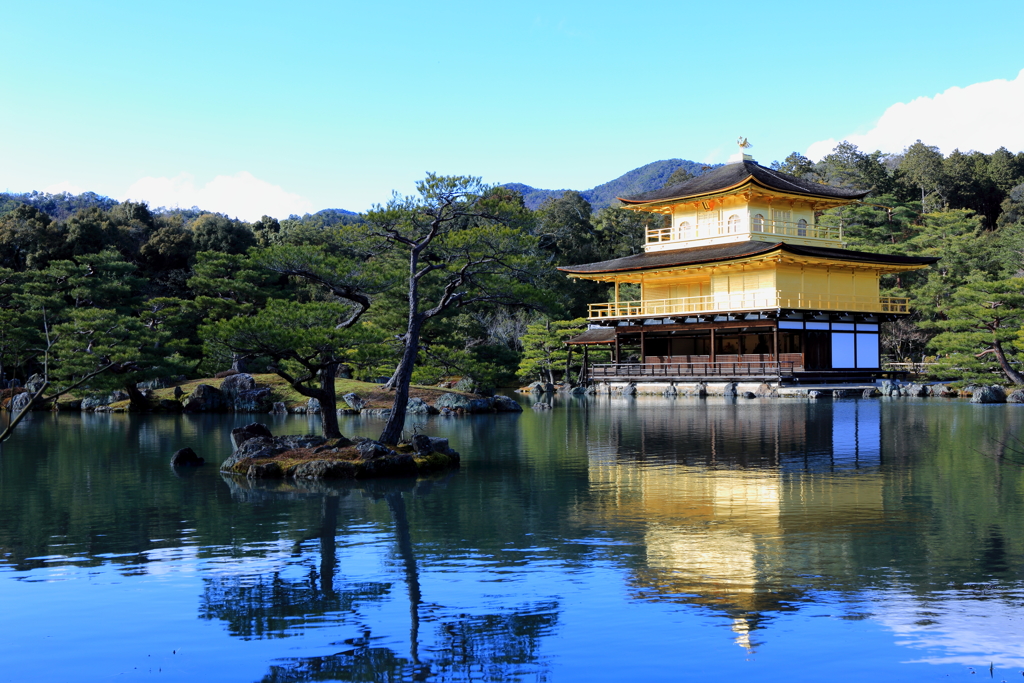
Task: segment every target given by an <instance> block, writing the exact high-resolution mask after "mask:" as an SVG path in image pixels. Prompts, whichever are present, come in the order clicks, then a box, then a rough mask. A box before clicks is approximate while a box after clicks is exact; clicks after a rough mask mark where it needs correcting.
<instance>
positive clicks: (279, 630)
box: [199, 494, 391, 638]
mask: <svg viewBox="0 0 1024 683" xmlns="http://www.w3.org/2000/svg"><path fill="white" fill-rule="evenodd" d="M337 525H338V496H337V495H331V494H324V496H323V501H322V504H321V514H320V527H319V529H318V530H317V534H316V535H315V536H314V537H315V538H318V539H319V541H320V564H319V567H316V566H313V565H309V566H307V572H306V576H305V577H303V578H302V579H289V578H285V577H284V576H282V572H281V571H275V572H272V573H270V574H258V575H255V576H233V577H216V578H212V579H205V580H204V583H205V588H204V590H203V597H202V600H201V602H200V607H199V614H200V616H201V617H202V618H204V619H220V620H223V621H225V622H227V624H228V630H229V632H230V633H231V635H234V636H239V637H241V638H268V637H285V636H287V635H289V633H290V632H296V631H295V629H296V628H297V627H300V626H303V625H305V624H308V623H311V622H314V621H320V620H322V618H323V617H324V616H325V615H328V614H338V615H339V616H340V615H345V614H350V613H351V612H352V611H353V610H354V609H355V608H356V607H357V605H358V604H359V603H363V602H370V601H376V600H381V599H382V598H384V596H386V595H387V594H388V593H389V592H390V588H391V584H389V583H382V582H363V583H356V584H351V585H348V586H346V587H345V588H344V589H342V590H337V589H336V588H335V585H334V582H335V573H336V568H337V564H338V558H337V542H336V530H337ZM300 543H301V542H300ZM297 545H298V544H297Z"/></svg>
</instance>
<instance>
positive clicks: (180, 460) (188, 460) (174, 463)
mask: <svg viewBox="0 0 1024 683" xmlns="http://www.w3.org/2000/svg"><path fill="white" fill-rule="evenodd" d="M204 462H206V460H205V459H203V458H200V457H199V456H198V455H196V452H195V451H194V450H192V449H191V448H182V449H181V450H180V451H176V452H175V453H174V455H172V456H171V467H199V466H200V465H202V464H203V463H204Z"/></svg>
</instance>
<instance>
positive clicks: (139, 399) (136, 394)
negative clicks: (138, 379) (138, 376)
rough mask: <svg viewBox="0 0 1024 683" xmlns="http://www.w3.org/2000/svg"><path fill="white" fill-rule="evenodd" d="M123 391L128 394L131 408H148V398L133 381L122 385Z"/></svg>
mask: <svg viewBox="0 0 1024 683" xmlns="http://www.w3.org/2000/svg"><path fill="white" fill-rule="evenodd" d="M124 390H125V393H126V394H128V399H129V400H130V401H131V406H129V407H130V408H131V410H149V408H150V405H149V399H147V398H146V395H145V394H143V393H142V392H141V391H140V390H139V387H138V386H136V385H135V383H134V382H129V383H128V384H126V385H124Z"/></svg>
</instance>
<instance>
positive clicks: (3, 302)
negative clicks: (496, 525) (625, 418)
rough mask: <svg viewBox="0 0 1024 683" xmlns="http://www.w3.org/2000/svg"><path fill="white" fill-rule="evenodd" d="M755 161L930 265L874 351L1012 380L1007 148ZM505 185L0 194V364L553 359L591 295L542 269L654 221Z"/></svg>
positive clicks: (1022, 218)
mask: <svg viewBox="0 0 1024 683" xmlns="http://www.w3.org/2000/svg"><path fill="white" fill-rule="evenodd" d="M677 161H678V160H674V161H673V162H656V164H650V165H648V166H645V167H643V168H641V169H637V170H636V171H634V172H631V173H630V174H626V175H625V176H623V177H622V178H620V179H618V180H617V181H613V182H614V183H618V185H616V186H615V187H622V188H627V187H628V188H629V190H628V191H629V192H632V191H643V190H647V189H651V188H652V187H659V186H664V185H670V184H674V183H677V182H680V181H681V180H684V179H686V178H688V177H692V175H693V174H699V173H701V172H703V171H704V170H705V169H706V167H701V166H699V165H697V164H694V163H693V162H685V163H675V162H677ZM772 166H773V167H774V168H777V169H780V170H782V171H785V172H787V173H792V174H794V175H798V176H801V177H804V178H807V179H811V180H813V181H815V182H819V183H824V184H829V185H842V186H848V187H855V188H859V189H862V190H869V191H870V194H869V196H868V198H867V199H866V200H865V201H864V202H863V203H860V204H856V205H851V206H847V207H844V208H842V209H837V210H834V212H835V213H840V214H842V218H843V223H844V225H845V226H846V227H845V229H846V233H845V234H846V239H847V242H848V248H851V249H857V250H863V251H880V252H886V253H901V254H913V255H933V256H940V257H941V259H942V260H941V261H940V262H939V263H938V265H937V266H936V267H933V268H930V269H927V270H924V271H919V272H915V273H911V274H903V275H901V276H899V277H896V276H893V277H891V278H889V279H888V280H887V281H886V282H885V283H884V285H885V287H886V291H885V294H886V295H890V296H909V297H911V298H912V300H913V304H914V310H915V312H914V315H913V316H911V317H910V318H909V319H907V320H904V321H901V322H899V323H896V324H893V325H891V326H889V328H890V329H889V332H888V333H887V335H886V337H885V342H884V343H885V352H886V355H887V357H888V358H889V359H890V360H900V361H903V360H915V361H920V360H925V359H927V360H933V361H937V362H938V363H940V365H939V366H937V369H936V372H937V373H939V374H942V375H943V376H944V377H946V378H950V377H958V378H963V379H981V378H987V379H991V380H993V381H997V380H998V381H1007V380H1009V381H1011V382H1014V383H1024V378H1021V377H1020V376H1019V374H1017V371H1016V367H1017V366H1016V356H1017V354H1018V350H1019V349H1024V337H1022V336H1021V328H1022V325H1024V153H1021V154H1012V153H1010V152H1008V151H1007V150H1005V149H999V150H996V151H995V152H993V153H992V154H983V153H979V152H969V153H961V152H959V151H954V152H953V153H951V154H949V155H946V156H944V155H943V154H941V153H940V152H939V151H938V150H937V149H935V148H933V147H928V146H927V145H924V144H922V143H920V142H918V143H916V144H915V145H912V146H910V147H909V148H907V149H906V150H904V152H902V153H901V154H895V155H887V154H882V153H880V152H873V153H866V152H863V151H861V150H858V149H857V148H856V147H854V146H852V145H849V144H846V143H843V144H840V145H839V146H837V147H836V149H835V150H834V151H833V153H832V154H830V155H828V156H827V157H825V158H824V159H823V160H822V161H820V162H817V163H815V162H811V161H810V160H808V159H806V158H805V157H802V156H801V155H799V154H796V153H794V154H791V155H790V156H789V157H787V158H786V159H785V160H783V161H782V162H775V163H773V164H772ZM608 185H609V186H610V185H612V183H609V184H608ZM523 188H525V186H516V185H511V186H499V187H494V186H484V185H482V184H480V183H479V181H478V179H474V178H440V177H436V176H429V177H428V178H427V180H425V181H423V182H421V183H420V185H419V195H416V196H412V197H405V198H402V197H398V198H395V199H393V200H392V201H391V202H389V203H388V204H387V205H384V206H379V207H376V208H375V209H374V210H372V211H369V212H367V213H365V214H359V215H356V214H353V213H351V212H347V211H342V210H326V211H321V212H319V213H316V214H311V215H309V214H308V215H305V216H290V217H288V218H286V219H280V220H279V219H276V218H272V217H269V216H264V217H263V218H261V219H260V220H258V221H255V222H253V223H247V222H243V221H239V220H236V219H232V218H229V217H228V216H225V215H222V214H218V213H213V212H209V211H204V210H201V209H198V208H192V209H184V210H182V209H174V210H165V209H160V210H152V209H150V208H149V207H148V206H146V205H145V204H141V203H135V202H122V203H119V202H116V201H114V200H111V199H109V198H106V197H101V196H98V195H95V194H92V193H86V194H82V195H78V196H70V195H48V194H40V193H30V194H0V377H2V378H7V379H9V378H17V379H19V380H20V382H22V383H24V382H25V381H26V380H28V379H29V377H30V376H31V375H33V374H35V373H38V372H40V371H42V370H44V369H45V370H46V371H47V372H48V374H49V376H50V378H51V380H52V381H54V382H55V384H56V385H58V386H60V385H62V383H63V385H64V386H67V385H69V384H71V383H72V382H74V381H80V380H82V378H84V377H87V376H88V377H89V379H88V382H87V384H86V385H85V386H86V387H87V388H88V389H89V390H92V391H107V390H109V389H111V388H115V387H116V388H125V389H126V390H128V391H129V392H130V390H131V387H134V386H135V384H136V383H137V382H142V381H145V380H148V379H152V378H156V377H166V376H175V375H184V376H187V377H208V376H212V375H214V374H216V373H223V372H227V371H230V370H232V369H235V370H238V369H241V368H245V369H247V370H249V371H253V372H256V371H270V372H278V373H279V374H281V376H283V377H286V378H290V381H291V380H294V381H296V382H298V383H305V385H306V386H309V387H313V386H314V385H315V384H316V383H317V381H318V380H317V378H318V377H322V376H323V375H324V374H325V373H335V372H338V373H351V375H352V376H354V377H355V378H358V379H368V380H373V379H377V378H392V379H393V378H394V377H395V376H396V375H398V374H401V372H396V368H398V369H399V371H401V370H402V368H405V369H406V371H408V372H409V373H411V374H410V375H409V379H411V381H413V382H415V383H421V384H434V383H437V382H439V381H441V380H442V379H444V378H449V377H453V376H454V377H470V378H472V380H473V381H474V382H475V383H476V384H477V385H478V386H481V387H496V386H503V385H508V384H510V383H513V382H515V381H517V373H518V374H519V377H518V379H520V380H522V379H534V378H537V377H538V376H547V375H546V374H545V373H546V371H547V370H548V369H550V368H552V367H554V368H555V369H556V370H564V363H565V360H564V352H563V350H562V349H561V345H560V343H557V342H559V341H560V340H561V339H562V338H564V337H565V336H567V335H568V334H570V333H571V331H572V329H573V327H574V326H575V327H577V328H578V327H579V325H580V324H582V321H579V319H580V318H581V317H582V316H583V315H584V314H585V313H586V304H587V303H589V302H595V301H603V300H607V299H608V297H609V292H608V291H607V287H605V286H603V285H600V284H596V283H592V282H584V281H576V280H568V279H566V278H565V277H564V276H562V275H561V274H559V273H558V272H557V271H556V270H555V268H556V266H559V265H570V264H578V263H587V262H592V261H600V260H605V259H611V258H616V257H620V256H625V255H629V254H634V253H638V252H640V251H641V250H642V248H643V242H644V234H645V229H646V228H647V226H648V223H650V222H652V221H654V220H657V219H656V218H653V217H651V216H649V215H647V214H637V213H634V212H630V211H626V210H623V209H620V208H617V207H615V206H603V207H600V208H596V209H595V203H594V202H592V201H588V197H587V196H586V195H585V194H584V193H580V192H574V191H564V192H560V193H559V192H553V193H551V194H550V195H549V196H547V197H546V198H545V199H544V200H543V202H542V203H541V204H540V205H539V206H538V207H537V208H536V209H531V208H530V206H529V205H528V202H527V201H526V199H525V198H524V191H527V190H531V191H532V188H525V190H523ZM602 188H604V189H602ZM599 189H601V190H602V191H601V192H597V190H599ZM609 191H610V190H608V187H607V186H601V187H600V188H595V189H594V190H592V191H590V197H591V198H592V199H595V202H596V201H598V200H599V201H600V203H606V201H607V197H605V196H604V195H605V194H608V192H609ZM615 192H618V193H619V194H627V193H628V192H627V191H625V190H622V191H619V190H615ZM413 293H414V294H415V300H414V297H413V296H412V294H413ZM571 320H577V322H576V323H575V324H567V323H565V322H564V321H571ZM552 342H554V343H552ZM524 343H525V345H526V347H527V348H524ZM559 366H561V367H559ZM97 371H102V372H100V374H95V375H93V374H92V373H95V372H97ZM311 390H312V389H311Z"/></svg>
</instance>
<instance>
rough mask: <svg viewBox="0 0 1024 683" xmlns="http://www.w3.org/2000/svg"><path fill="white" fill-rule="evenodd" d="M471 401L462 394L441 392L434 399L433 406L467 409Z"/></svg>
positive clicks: (439, 408)
mask: <svg viewBox="0 0 1024 683" xmlns="http://www.w3.org/2000/svg"><path fill="white" fill-rule="evenodd" d="M471 403H472V399H471V398H469V397H468V396H463V395H462V394H441V395H440V396H439V397H438V398H437V400H436V401H434V407H435V408H437V409H438V410H441V409H442V408H449V409H451V410H460V409H461V410H468V409H469V407H470V405H471Z"/></svg>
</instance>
